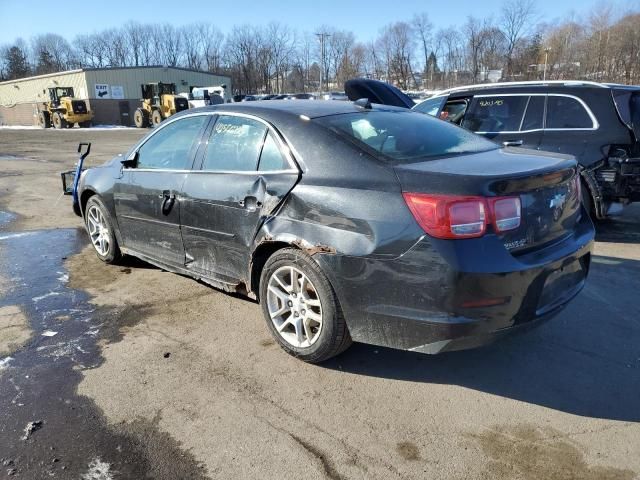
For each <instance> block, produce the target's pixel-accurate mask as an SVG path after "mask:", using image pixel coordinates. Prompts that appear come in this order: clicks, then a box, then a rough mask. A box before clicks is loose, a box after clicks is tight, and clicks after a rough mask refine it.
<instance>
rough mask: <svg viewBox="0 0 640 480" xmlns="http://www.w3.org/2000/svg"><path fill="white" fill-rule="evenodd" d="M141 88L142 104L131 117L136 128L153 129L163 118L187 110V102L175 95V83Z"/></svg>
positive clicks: (153, 84)
mask: <svg viewBox="0 0 640 480" xmlns="http://www.w3.org/2000/svg"><path fill="white" fill-rule="evenodd" d="M141 87H142V99H141V102H142V103H141V105H140V106H139V107H138V108H137V109H136V112H135V113H134V115H133V120H134V122H135V124H136V127H138V128H144V127H148V126H149V125H152V126H154V127H155V126H156V125H158V124H159V123H160V122H161V121H162V120H164V119H165V118H169V117H170V116H171V115H173V114H174V113H177V112H181V111H182V110H187V109H188V108H189V101H188V100H187V99H186V98H184V97H182V96H180V95H176V84H175V83H147V84H144V85H141Z"/></svg>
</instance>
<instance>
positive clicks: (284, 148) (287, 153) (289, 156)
mask: <svg viewBox="0 0 640 480" xmlns="http://www.w3.org/2000/svg"><path fill="white" fill-rule="evenodd" d="M204 115H209V116H213V115H217V116H220V115H229V116H234V117H244V118H249V119H252V120H256V121H258V122H260V123H262V124H264V125H265V126H266V127H267V134H269V133H273V136H274V138H275V139H276V142H278V146H279V148H280V153H281V154H284V157H285V160H286V161H287V163H288V164H289V167H291V168H289V169H284V170H283V169H281V170H258V168H257V167H258V166H257V165H256V169H255V170H247V171H245V170H240V171H238V170H201V169H198V170H191V169H175V170H174V169H168V168H132V167H123V169H122V170H123V171H132V172H134V171H135V172H173V173H234V174H256V173H258V172H260V174H274V173H300V170H299V168H298V164H297V163H296V161H295V159H294V158H293V153H292V152H291V149H290V148H289V146H288V145H287V144H286V143H285V142H284V140H283V139H282V136H281V135H280V133H279V132H278V131H277V130H276V128H275V127H274V126H273V125H271V124H270V123H269V122H267V121H266V120H263V119H262V118H260V117H256V116H255V115H251V114H246V113H240V112H227V111H224V110H211V111H207V112H197V113H189V114H185V115H181V116H180V117H178V118H169V119H168V120H166V122H167V123H165V124H164V125H161V126H160V127H157V128H155V129H154V130H153V131H152V132H151V133H150V134H149V136H148V137H145V138H144V139H143V140H142V141H141V142H140V143H138V144H137V145H136V146H135V148H134V149H133V151H132V152H133V153H135V152H138V151H139V150H140V149H141V148H142V146H143V145H144V144H145V143H147V142H148V141H149V140H150V139H151V137H153V136H154V135H156V134H157V133H158V132H161V131H162V130H163V129H164V128H166V127H167V126H168V125H171V124H172V123H174V122H177V121H179V120H182V119H184V118H189V117H196V116H204ZM265 138H266V137H265ZM205 144H206V145H208V144H209V139H207V140H206V141H205Z"/></svg>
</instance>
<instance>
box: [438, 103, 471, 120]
mask: <svg viewBox="0 0 640 480" xmlns="http://www.w3.org/2000/svg"><path fill="white" fill-rule="evenodd" d="M468 106H469V101H468V100H454V101H451V102H447V104H446V105H445V106H444V107H443V108H442V111H441V112H440V120H446V121H447V122H451V123H455V124H456V125H460V122H462V117H464V112H466V111H467V107H468Z"/></svg>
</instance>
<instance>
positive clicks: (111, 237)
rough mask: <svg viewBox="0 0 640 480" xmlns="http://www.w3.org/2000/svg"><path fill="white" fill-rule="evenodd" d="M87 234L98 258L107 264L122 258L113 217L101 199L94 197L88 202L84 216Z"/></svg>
mask: <svg viewBox="0 0 640 480" xmlns="http://www.w3.org/2000/svg"><path fill="white" fill-rule="evenodd" d="M84 219H85V220H84V221H85V225H86V226H87V232H88V233H89V238H90V239H91V243H92V245H93V248H94V250H95V251H96V255H98V258H99V259H100V260H102V261H103V262H105V263H115V262H117V261H118V259H119V258H120V256H121V253H120V248H119V247H118V241H117V240H116V236H115V233H114V231H113V223H112V222H111V217H110V216H109V212H108V211H107V207H105V205H104V203H102V200H100V198H98V197H96V196H93V197H91V198H90V199H89V201H88V202H87V205H86V207H85V214H84Z"/></svg>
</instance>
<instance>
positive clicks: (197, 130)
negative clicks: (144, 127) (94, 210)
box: [114, 115, 211, 266]
mask: <svg viewBox="0 0 640 480" xmlns="http://www.w3.org/2000/svg"><path fill="white" fill-rule="evenodd" d="M210 118H211V116H208V115H195V116H188V117H183V118H179V119H176V120H174V121H171V122H169V123H167V124H166V125H164V126H162V127H160V128H159V129H158V130H157V131H155V132H153V134H152V135H150V136H149V137H148V138H146V139H145V141H144V142H143V143H142V144H141V145H140V146H139V147H138V148H137V149H136V151H135V152H134V154H133V155H132V156H131V160H130V165H129V166H127V167H125V168H123V170H122V176H121V178H120V179H118V180H117V181H116V184H115V186H114V203H115V210H116V217H117V220H118V225H119V227H120V233H121V236H122V241H123V247H124V248H125V249H129V250H132V251H133V252H135V253H137V254H142V255H143V256H147V257H149V258H150V259H154V260H159V261H161V262H163V263H166V264H171V265H177V266H183V265H184V245H183V243H182V235H181V232H180V203H181V200H180V198H181V197H180V191H181V188H182V184H183V183H184V180H185V178H186V176H187V173H188V169H189V168H191V166H192V164H193V159H194V154H195V151H196V150H197V147H198V145H199V142H200V139H201V136H202V134H203V132H204V128H205V127H206V124H207V122H208V121H209V119H210Z"/></svg>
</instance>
